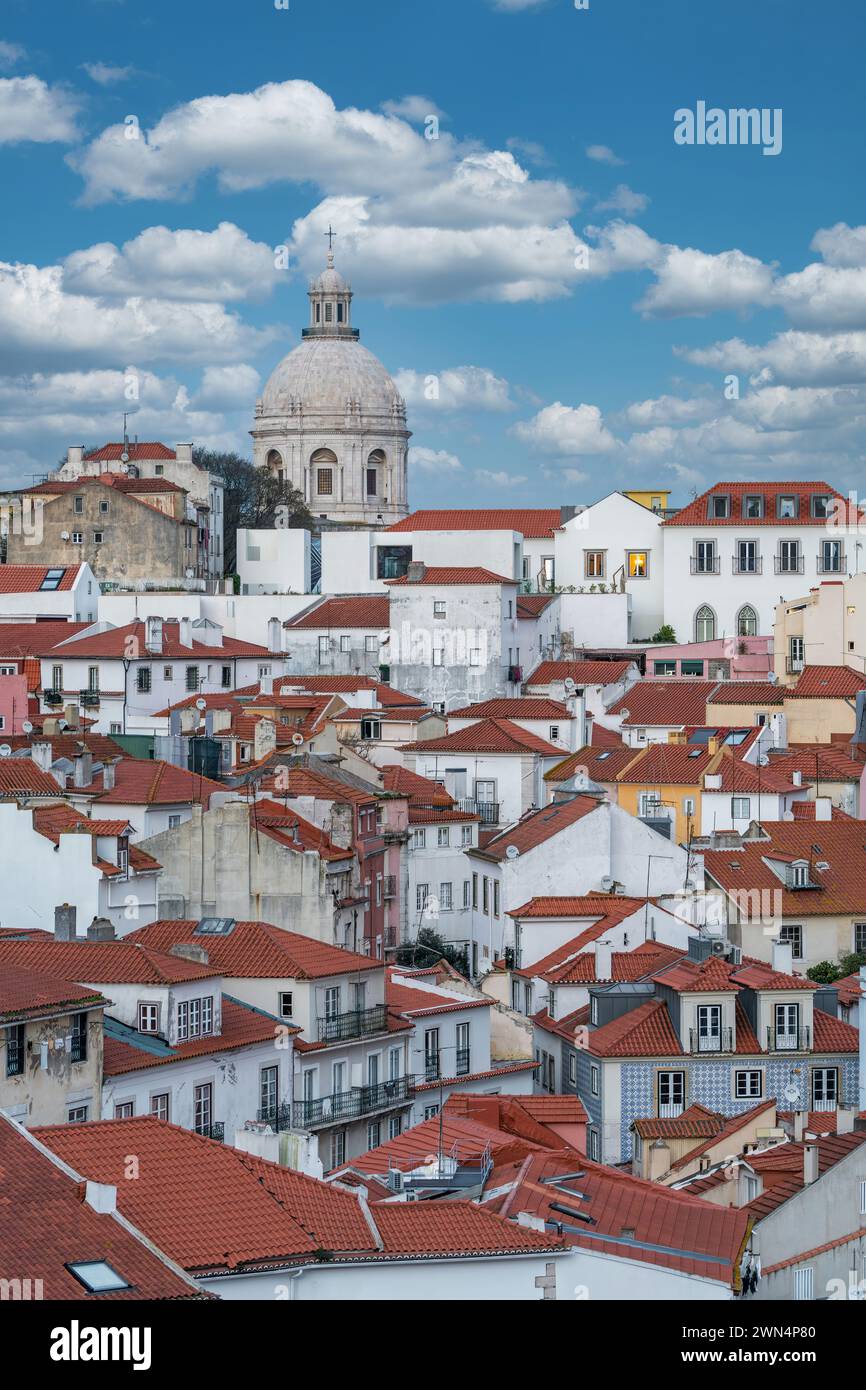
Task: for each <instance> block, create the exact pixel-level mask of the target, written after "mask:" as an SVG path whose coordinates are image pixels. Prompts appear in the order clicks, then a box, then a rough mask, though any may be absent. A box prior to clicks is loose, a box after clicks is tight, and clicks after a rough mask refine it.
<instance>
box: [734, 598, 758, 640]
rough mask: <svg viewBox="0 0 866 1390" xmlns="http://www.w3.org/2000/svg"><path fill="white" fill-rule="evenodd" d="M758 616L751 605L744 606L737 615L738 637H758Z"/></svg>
mask: <svg viewBox="0 0 866 1390" xmlns="http://www.w3.org/2000/svg"><path fill="white" fill-rule="evenodd" d="M757 635H758V615H757V613H756V612H755V610H754V608H753V607H752V605H751V604H750V603H745V604H743V607H742V608H741V609H740V611H739V613H738V614H737V636H738V637H757Z"/></svg>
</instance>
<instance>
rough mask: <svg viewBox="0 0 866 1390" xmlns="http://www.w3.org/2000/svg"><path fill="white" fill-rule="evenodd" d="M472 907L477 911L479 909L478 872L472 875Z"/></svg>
mask: <svg viewBox="0 0 866 1390" xmlns="http://www.w3.org/2000/svg"><path fill="white" fill-rule="evenodd" d="M472 907H473V909H474V910H475V911H476V912H477V910H478V875H477V874H473V875H472Z"/></svg>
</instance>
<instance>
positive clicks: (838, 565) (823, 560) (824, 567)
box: [816, 550, 845, 574]
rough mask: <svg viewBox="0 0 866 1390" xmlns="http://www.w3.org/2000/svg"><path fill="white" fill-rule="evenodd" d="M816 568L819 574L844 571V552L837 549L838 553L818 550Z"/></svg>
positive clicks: (841, 572)
mask: <svg viewBox="0 0 866 1390" xmlns="http://www.w3.org/2000/svg"><path fill="white" fill-rule="evenodd" d="M816 569H817V571H818V573H819V574H844V573H845V553H844V551H839V552H838V554H833V553H832V552H831V553H830V554H827V553H825V552H824V551H823V550H819V551H818V559H817V562H816Z"/></svg>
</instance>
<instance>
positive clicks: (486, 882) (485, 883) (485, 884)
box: [481, 874, 490, 916]
mask: <svg viewBox="0 0 866 1390" xmlns="http://www.w3.org/2000/svg"><path fill="white" fill-rule="evenodd" d="M481 911H482V912H483V913H484V914H485V916H487V915H488V914H489V912H490V879H489V878H488V877H487V875H486V874H485V875H484V878H483V879H482V881H481Z"/></svg>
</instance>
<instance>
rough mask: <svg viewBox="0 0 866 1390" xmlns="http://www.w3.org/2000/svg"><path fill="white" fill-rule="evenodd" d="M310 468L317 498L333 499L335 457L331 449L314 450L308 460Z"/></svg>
mask: <svg viewBox="0 0 866 1390" xmlns="http://www.w3.org/2000/svg"><path fill="white" fill-rule="evenodd" d="M310 468H311V469H312V472H313V482H314V484H315V489H316V494H317V496H319V497H333V496H334V479H335V476H336V469H337V455H336V454H335V453H334V452H333V450H331V449H316V451H315V453H314V454H313V455H312V457H311V459H310Z"/></svg>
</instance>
